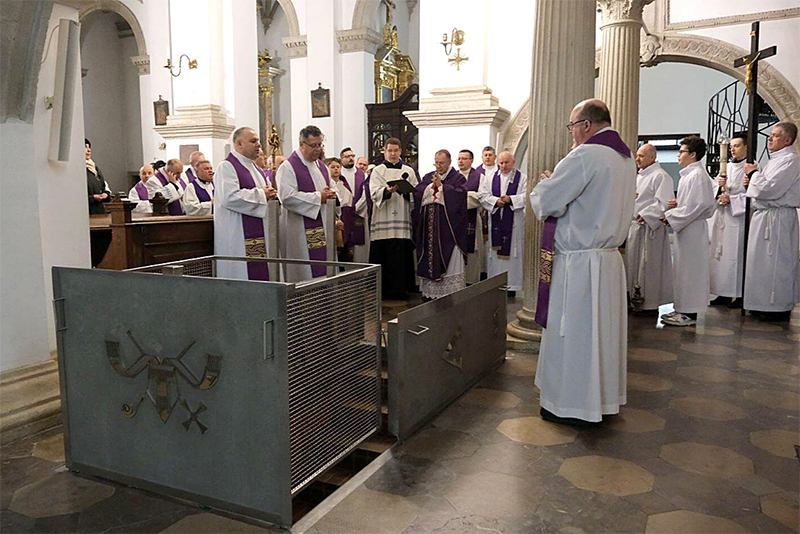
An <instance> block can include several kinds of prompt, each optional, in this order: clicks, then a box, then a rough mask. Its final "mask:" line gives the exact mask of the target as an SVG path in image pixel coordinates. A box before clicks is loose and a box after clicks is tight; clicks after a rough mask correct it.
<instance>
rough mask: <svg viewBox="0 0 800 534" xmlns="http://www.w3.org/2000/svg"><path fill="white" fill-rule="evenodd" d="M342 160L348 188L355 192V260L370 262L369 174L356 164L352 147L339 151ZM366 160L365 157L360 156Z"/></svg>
mask: <svg viewBox="0 0 800 534" xmlns="http://www.w3.org/2000/svg"><path fill="white" fill-rule="evenodd" d="M339 156H340V158H341V161H342V178H343V179H344V180H345V182H346V183H347V186H348V188H349V189H350V191H351V192H352V193H353V208H354V209H355V217H354V220H353V230H352V232H351V233H350V242H351V243H350V244H351V245H352V247H353V261H354V262H356V263H368V262H369V224H368V222H367V220H368V218H369V215H368V212H369V205H368V204H367V199H368V198H369V190H368V189H367V190H366V194H365V188H367V187H368V186H367V185H366V182H367V175H366V174H365V173H364V171H363V170H362V169H361V168H360V167H357V166H356V165H355V163H354V162H355V159H356V154H355V152H353V149H351V148H350V147H346V148H343V149H342V150H341V152H340V153H339ZM359 159H360V160H364V161H366V159H365V158H359Z"/></svg>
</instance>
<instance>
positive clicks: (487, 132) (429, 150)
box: [419, 126, 497, 175]
mask: <svg viewBox="0 0 800 534" xmlns="http://www.w3.org/2000/svg"><path fill="white" fill-rule="evenodd" d="M496 135H497V131H496V130H495V129H494V128H489V127H488V126H453V127H447V128H422V129H420V131H419V173H420V174H421V175H424V174H426V173H428V172H430V171H432V170H433V157H434V155H435V154H436V152H437V151H438V150H441V149H443V148H444V149H447V150H449V151H450V155H451V156H452V157H453V165H454V166H455V165H456V158H457V157H458V151H459V150H462V149H465V148H466V149H469V150H472V152H473V153H474V154H475V161H474V162H473V166H478V165H480V164H481V160H480V158H481V150H482V149H483V147H485V146H486V145H487V144H490V143H491V144H494V142H495V141H494V138H495V136H496ZM489 139H491V141H489Z"/></svg>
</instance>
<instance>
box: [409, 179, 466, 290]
mask: <svg viewBox="0 0 800 534" xmlns="http://www.w3.org/2000/svg"><path fill="white" fill-rule="evenodd" d="M433 174H434V173H433V172H429V173H428V174H426V175H425V176H424V177H423V178H422V181H421V182H420V184H419V185H417V187H416V189H414V202H415V203H416V204H417V205H418V206H422V196H423V194H424V192H425V189H427V187H428V186H429V185H430V184H431V183H432V182H433ZM466 182H467V180H466V178H464V175H463V174H461V171H458V170H456V169H454V168H453V167H450V172H448V173H447V176H445V177H444V179H443V180H442V188H441V189H440V190H439V191H438V192H437V193H436V194H437V195H444V204H445V205H444V206H442V205H441V204H438V203H436V202H434V203H432V204H428V205H426V206H424V207H421V208H419V209H418V210H417V218H416V220H415V223H416V224H415V225H414V242H415V243H416V249H417V275H419V276H421V277H423V278H427V279H428V280H434V281H438V280H441V279H442V276H444V273H445V272H447V266H448V264H449V262H450V258H451V257H452V256H453V249H454V248H455V247H458V248H459V249H460V250H461V251H462V253H463V251H464V250H465V248H466V242H465V241H466V238H467V232H466V230H467V188H466Z"/></svg>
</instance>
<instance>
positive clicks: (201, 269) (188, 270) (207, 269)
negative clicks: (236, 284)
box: [129, 258, 214, 278]
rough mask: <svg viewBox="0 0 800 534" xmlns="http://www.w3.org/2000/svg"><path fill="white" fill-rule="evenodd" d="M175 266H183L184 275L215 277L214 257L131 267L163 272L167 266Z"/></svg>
mask: <svg viewBox="0 0 800 534" xmlns="http://www.w3.org/2000/svg"><path fill="white" fill-rule="evenodd" d="M167 265H168V266H170V267H175V266H178V265H181V266H183V275H184V276H205V277H208V278H212V277H214V260H213V259H212V258H199V259H196V260H185V261H174V262H170V263H168V264H164V265H152V266H149V267H140V268H137V269H129V270H131V271H136V272H139V273H158V274H163V269H164V267H165V266H167Z"/></svg>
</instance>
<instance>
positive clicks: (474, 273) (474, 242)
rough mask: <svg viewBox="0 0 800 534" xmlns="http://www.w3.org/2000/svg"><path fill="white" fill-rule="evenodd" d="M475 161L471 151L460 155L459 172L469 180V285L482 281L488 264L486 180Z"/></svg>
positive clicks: (467, 249) (461, 152)
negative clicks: (482, 198)
mask: <svg viewBox="0 0 800 534" xmlns="http://www.w3.org/2000/svg"><path fill="white" fill-rule="evenodd" d="M474 160H475V156H474V155H473V153H472V151H471V150H467V149H464V150H462V151H460V152H459V153H458V170H459V171H460V172H461V174H463V175H464V178H465V179H466V180H467V184H466V187H467V248H466V250H465V252H466V253H467V269H466V279H467V283H468V284H475V283H477V282H479V281H480V279H481V273H482V272H484V270H483V268H484V267H485V264H486V262H485V261H484V259H483V258H484V257H485V252H484V248H485V247H484V243H483V228H482V220H483V218H484V217H482V215H485V214H486V210H485V209H483V206H481V195H482V194H483V193H482V192H483V191H484V190H485V186H483V187H482V184H483V182H484V181H485V180H486V178H485V177H484V175H483V174H481V172H480V171H479V170H478V169H473V168H472V162H473V161H474Z"/></svg>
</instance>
